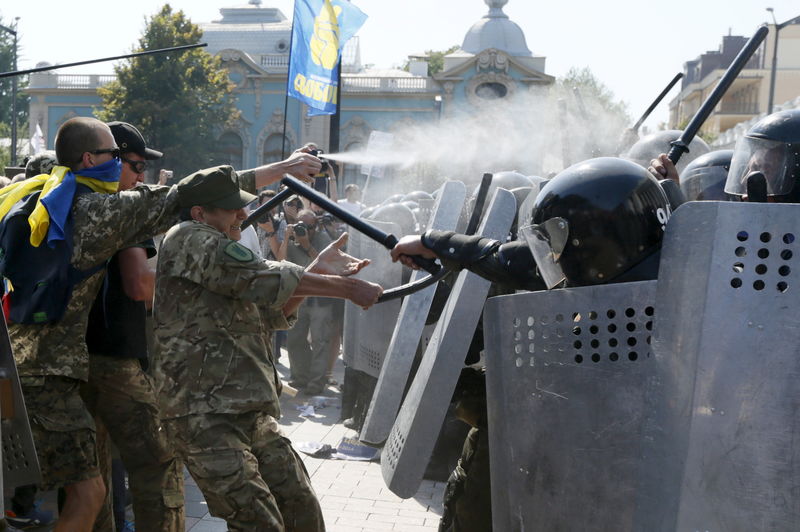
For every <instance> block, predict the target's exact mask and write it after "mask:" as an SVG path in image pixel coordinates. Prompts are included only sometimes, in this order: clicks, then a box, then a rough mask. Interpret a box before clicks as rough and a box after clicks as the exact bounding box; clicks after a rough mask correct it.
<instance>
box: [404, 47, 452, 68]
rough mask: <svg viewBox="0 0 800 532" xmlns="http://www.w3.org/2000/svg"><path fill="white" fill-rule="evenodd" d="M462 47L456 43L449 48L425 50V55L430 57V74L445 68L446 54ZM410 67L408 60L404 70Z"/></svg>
mask: <svg viewBox="0 0 800 532" xmlns="http://www.w3.org/2000/svg"><path fill="white" fill-rule="evenodd" d="M459 48H461V47H460V46H459V45H457V44H454V45H453V46H451V47H450V48H448V49H447V50H439V51H436V50H425V56H427V58H428V75H429V76H433V75H434V74H437V73H439V72H441V71H442V70H444V56H446V55H448V54H452V53H453V52H455V51H456V50H458V49H459ZM408 69H409V62H408V61H406V62H405V64H404V65H403V70H405V71H408Z"/></svg>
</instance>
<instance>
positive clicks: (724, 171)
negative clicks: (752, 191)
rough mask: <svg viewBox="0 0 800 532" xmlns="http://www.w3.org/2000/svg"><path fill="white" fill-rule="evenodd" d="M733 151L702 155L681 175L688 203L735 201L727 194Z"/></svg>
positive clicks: (719, 151)
mask: <svg viewBox="0 0 800 532" xmlns="http://www.w3.org/2000/svg"><path fill="white" fill-rule="evenodd" d="M732 157H733V150H717V151H712V152H709V153H706V154H705V155H701V156H700V157H698V158H697V159H695V160H694V161H692V162H691V163H689V165H688V166H687V167H686V168H685V169H684V170H683V172H682V173H681V177H680V181H681V191H682V192H683V195H684V196H685V197H686V201H709V200H711V201H733V200H734V199H735V197H734V196H732V195H730V194H727V193H726V192H725V181H726V180H727V179H728V170H730V167H731V158H732Z"/></svg>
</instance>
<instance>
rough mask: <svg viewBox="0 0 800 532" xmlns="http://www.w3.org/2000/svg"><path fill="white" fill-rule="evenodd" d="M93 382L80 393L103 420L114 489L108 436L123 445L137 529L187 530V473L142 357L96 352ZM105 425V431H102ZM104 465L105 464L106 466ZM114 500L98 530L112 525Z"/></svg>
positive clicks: (104, 452) (103, 460) (104, 453)
mask: <svg viewBox="0 0 800 532" xmlns="http://www.w3.org/2000/svg"><path fill="white" fill-rule="evenodd" d="M89 364H90V366H89V367H90V369H89V382H88V383H85V384H84V385H83V387H82V390H81V395H82V396H83V399H84V401H85V402H86V405H87V407H88V408H89V410H90V411H91V412H92V413H93V414H94V415H95V417H96V418H97V420H98V423H97V427H98V431H97V437H98V444H97V447H98V453H99V461H100V464H101V469H102V470H104V472H106V473H107V474H105V475H104V480H105V481H106V486H108V491H109V492H110V486H111V483H110V482H109V480H110V462H111V456H110V451H109V450H108V447H110V446H108V442H107V441H101V440H102V439H105V440H107V437H106V436H105V431H107V436H110V438H111V440H112V441H113V442H114V444H115V445H116V447H117V449H118V450H119V454H120V457H121V458H122V462H123V464H124V465H125V469H126V470H127V471H128V479H129V481H130V488H131V494H132V495H133V513H134V516H135V518H136V528H137V529H139V530H146V531H151V530H152V531H154V532H159V531H163V532H183V530H184V521H185V517H184V509H183V472H182V464H181V463H180V462H179V461H178V460H177V458H175V455H174V452H173V449H172V446H171V444H170V443H169V441H168V440H167V435H166V431H165V430H164V429H163V427H162V425H161V421H160V419H159V412H158V406H157V404H156V395H155V390H154V389H153V386H152V383H151V381H150V377H149V376H148V375H147V374H145V373H144V372H143V371H142V368H141V366H140V365H139V361H138V360H135V359H122V358H113V357H105V356H100V355H92V356H91V357H89ZM103 429H105V430H103ZM103 466H105V467H103ZM110 514H111V510H110V505H109V504H106V505H105V506H104V508H103V510H101V513H100V515H99V516H98V520H97V523H96V526H95V530H98V531H99V530H111V529H112V528H111V527H110V525H109V524H108V523H109V522H111V521H113V517H112V516H111V515H110Z"/></svg>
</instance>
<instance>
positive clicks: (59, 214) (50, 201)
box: [39, 159, 122, 247]
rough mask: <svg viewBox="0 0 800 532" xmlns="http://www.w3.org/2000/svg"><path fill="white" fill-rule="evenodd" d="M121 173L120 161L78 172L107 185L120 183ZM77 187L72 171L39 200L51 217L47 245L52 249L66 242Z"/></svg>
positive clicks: (112, 160) (108, 162) (113, 160)
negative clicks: (57, 244) (115, 182)
mask: <svg viewBox="0 0 800 532" xmlns="http://www.w3.org/2000/svg"><path fill="white" fill-rule="evenodd" d="M121 172H122V161H121V160H119V159H111V160H110V161H106V162H104V163H103V164H99V165H97V166H92V167H91V168H84V169H82V170H79V171H78V173H79V175H80V176H81V177H86V178H89V179H96V180H98V181H105V182H107V183H111V182H114V181H119V175H120V173H121ZM77 186H78V182H77V180H76V179H75V174H74V173H73V172H72V170H70V171H69V172H67V173H66V174H65V175H64V179H63V180H62V181H61V183H59V184H58V185H57V186H56V187H54V188H53V189H52V190H51V191H50V193H49V194H48V195H47V196H45V197H44V198H41V199H40V200H39V201H40V202H41V203H42V205H44V207H45V209H47V213H48V214H49V216H50V227H49V228H48V230H47V245H48V246H50V247H54V246H55V243H56V241H59V240H64V233H65V226H66V223H67V218H69V212H70V209H72V201H73V200H74V198H75V191H76V189H77Z"/></svg>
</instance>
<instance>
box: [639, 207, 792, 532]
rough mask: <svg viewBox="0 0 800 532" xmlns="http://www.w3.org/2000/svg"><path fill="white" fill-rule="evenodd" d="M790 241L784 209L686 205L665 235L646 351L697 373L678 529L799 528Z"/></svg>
mask: <svg viewBox="0 0 800 532" xmlns="http://www.w3.org/2000/svg"><path fill="white" fill-rule="evenodd" d="M797 237H800V206H799V205H790V204H754V203H728V202H690V203H687V204H685V205H683V206H682V207H681V208H680V209H678V210H677V211H676V212H675V214H674V216H673V217H672V218H671V220H670V222H669V224H668V226H667V232H666V235H665V239H664V245H663V249H662V256H661V265H660V273H659V281H658V292H657V301H658V304H659V308H658V315H659V318H658V322H657V328H656V334H655V340H656V341H655V343H654V349H655V351H656V353H658V354H659V355H663V356H667V355H670V356H672V357H675V358H677V359H679V360H682V361H683V362H684V363H685V364H687V365H691V367H692V368H693V370H694V371H692V372H691V375H689V374H686V375H683V377H684V378H685V379H686V380H688V382H689V384H690V386H691V387H692V390H693V393H692V394H691V396H690V400H691V402H690V404H689V407H688V408H686V409H685V410H684V412H683V415H684V416H685V417H687V418H688V417H689V416H691V425H690V427H689V428H688V430H687V433H686V436H688V453H687V455H686V465H685V467H684V468H683V470H682V472H683V480H682V486H681V496H680V509H679V513H678V524H677V528H678V530H709V531H711V530H713V531H716V530H725V531H740V530H741V531H745V530H748V531H749V530H796V529H797V528H798V526H799V525H798V524H799V523H800V489H798V479H800V422H798V411H799V410H800V356H798V355H800V353H798V351H799V350H800V327H798V317H799V316H800V299H798V297H797V290H798V288H800V285H799V284H798V283H800V279H798V276H797V271H798V268H797V265H796V264H795V262H794V254H795V253H798V251H800V249H798V247H797V246H798V242H797V241H796V239H797ZM679 377H680V376H676V378H679ZM687 395H690V394H688V393H686V394H683V393H681V394H676V397H675V399H676V401H679V402H685V401H686V399H685V396H687Z"/></svg>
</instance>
